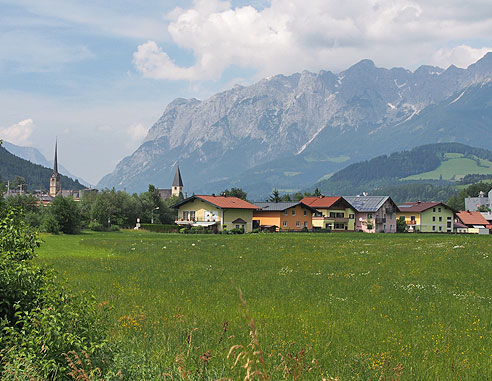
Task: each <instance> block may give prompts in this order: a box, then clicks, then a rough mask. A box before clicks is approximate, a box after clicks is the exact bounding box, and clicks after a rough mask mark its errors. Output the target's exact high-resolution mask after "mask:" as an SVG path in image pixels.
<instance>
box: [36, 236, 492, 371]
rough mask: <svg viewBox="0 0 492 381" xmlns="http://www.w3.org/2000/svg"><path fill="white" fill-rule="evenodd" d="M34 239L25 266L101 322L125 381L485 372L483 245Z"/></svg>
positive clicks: (414, 239) (487, 265) (489, 346)
mask: <svg viewBox="0 0 492 381" xmlns="http://www.w3.org/2000/svg"><path fill="white" fill-rule="evenodd" d="M42 238H43V240H44V241H45V242H44V244H43V245H42V247H41V248H40V250H39V259H38V260H39V261H40V262H45V263H48V264H52V265H53V266H54V267H55V269H56V270H57V271H58V273H59V274H60V277H61V278H63V277H64V278H66V279H68V282H69V284H70V285H71V286H72V287H73V288H76V289H79V290H87V291H88V292H91V293H93V294H94V295H95V296H96V299H97V302H98V303H99V305H100V308H101V310H103V311H106V313H107V319H108V336H109V340H110V341H111V342H112V343H113V344H114V348H116V349H115V363H114V364H113V366H114V369H115V371H118V370H121V371H122V374H123V375H124V376H125V377H126V378H128V379H156V378H161V379H180V378H183V379H186V378H187V379H218V378H221V377H224V378H230V379H234V380H236V379H244V377H245V376H246V375H247V372H250V373H252V372H255V371H256V372H257V376H258V377H259V378H260V379H261V377H264V378H270V379H271V380H278V379H283V378H287V379H301V380H305V379H316V380H321V379H323V378H325V379H327V380H329V379H332V378H333V379H336V378H338V379H340V380H346V379H378V380H379V379H405V380H407V379H408V380H414V379H441V380H448V379H477V380H478V379H487V378H490V375H491V374H492V325H491V323H492V236H456V235H449V236H448V235H424V234H420V235H418V234H413V235H411V234H406V235H389V234H387V235H383V234H378V235H370V234H362V233H350V234H343V233H342V234H251V235H244V236H240V235H235V236H221V235H179V234H158V233H146V232H133V231H127V232H120V233H86V234H82V235H78V236H42ZM239 290H241V292H242V295H243V297H242V298H243V299H244V303H243V302H242V300H241V296H240V292H239ZM250 318H251V319H250ZM255 327H256V330H255ZM251 332H253V333H254V332H256V333H257V335H254V334H253V335H250V333H251Z"/></svg>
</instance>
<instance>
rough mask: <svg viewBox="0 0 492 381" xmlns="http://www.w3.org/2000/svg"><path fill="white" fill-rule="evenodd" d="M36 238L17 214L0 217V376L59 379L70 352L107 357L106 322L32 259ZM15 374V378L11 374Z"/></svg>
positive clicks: (100, 360)
mask: <svg viewBox="0 0 492 381" xmlns="http://www.w3.org/2000/svg"><path fill="white" fill-rule="evenodd" d="M39 243H40V241H39V240H38V238H37V234H36V232H34V231H33V230H32V228H30V227H29V226H28V225H27V224H26V223H25V222H24V221H23V220H22V219H21V218H19V215H18V214H17V213H14V211H12V210H10V211H8V213H7V215H6V216H5V217H4V218H3V219H2V220H0V332H1V334H0V378H1V379H6V378H7V377H10V378H11V379H13V378H15V379H53V378H55V377H56V378H57V379H60V378H63V377H64V375H65V374H66V370H67V362H66V360H65V358H64V357H63V356H62V354H63V353H68V352H69V351H77V352H81V351H85V352H87V353H88V354H90V355H95V356H94V358H95V359H96V361H97V366H103V365H104V364H103V363H104V362H105V354H106V353H107V352H106V344H105V340H104V333H103V332H104V325H103V324H102V320H101V315H100V314H99V313H98V311H97V307H96V304H95V303H94V300H91V299H88V298H87V297H83V296H82V295H77V294H73V293H71V292H70V291H69V290H68V289H67V288H66V287H65V286H63V285H61V284H60V283H59V282H58V281H57V279H56V274H55V273H54V271H53V270H51V269H50V268H48V267H44V266H38V265H36V264H34V263H33V261H32V259H33V258H34V256H35V252H34V250H35V249H36V247H38V246H39ZM14 376H15V377H14Z"/></svg>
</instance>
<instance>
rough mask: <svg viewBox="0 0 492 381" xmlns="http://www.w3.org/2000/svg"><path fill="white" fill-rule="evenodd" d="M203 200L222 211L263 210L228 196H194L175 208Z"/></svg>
mask: <svg viewBox="0 0 492 381" xmlns="http://www.w3.org/2000/svg"><path fill="white" fill-rule="evenodd" d="M197 199H198V200H202V201H204V202H207V203H209V204H211V205H213V206H216V207H217V208H220V209H251V210H256V209H261V208H260V207H259V206H256V205H254V204H251V203H250V202H248V201H244V200H241V199H240V198H237V197H227V196H214V195H211V196H209V195H193V196H191V197H188V198H187V199H185V200H183V201H180V202H178V203H177V204H175V205H173V208H178V207H180V206H181V205H183V204H186V203H188V202H190V201H193V200H197Z"/></svg>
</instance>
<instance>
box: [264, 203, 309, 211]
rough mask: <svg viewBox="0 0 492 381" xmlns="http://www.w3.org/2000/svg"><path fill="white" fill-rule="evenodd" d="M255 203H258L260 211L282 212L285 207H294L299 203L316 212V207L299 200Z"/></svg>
mask: <svg viewBox="0 0 492 381" xmlns="http://www.w3.org/2000/svg"><path fill="white" fill-rule="evenodd" d="M256 205H258V206H259V207H260V208H261V211H262V212H283V211H284V210H286V209H290V208H295V207H296V206H298V205H300V206H302V207H303V208H306V209H308V210H310V211H311V212H313V213H314V212H316V209H314V208H312V207H310V206H309V205H306V204H305V203H303V202H301V201H294V202H257V203H256Z"/></svg>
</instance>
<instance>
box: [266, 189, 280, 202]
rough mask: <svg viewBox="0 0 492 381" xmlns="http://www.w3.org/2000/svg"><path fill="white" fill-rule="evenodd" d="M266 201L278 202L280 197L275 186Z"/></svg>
mask: <svg viewBox="0 0 492 381" xmlns="http://www.w3.org/2000/svg"><path fill="white" fill-rule="evenodd" d="M268 201H270V202H279V201H281V199H280V193H279V192H278V189H277V188H275V189H274V190H273V192H272V194H271V195H270V197H269V198H268Z"/></svg>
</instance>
